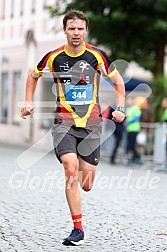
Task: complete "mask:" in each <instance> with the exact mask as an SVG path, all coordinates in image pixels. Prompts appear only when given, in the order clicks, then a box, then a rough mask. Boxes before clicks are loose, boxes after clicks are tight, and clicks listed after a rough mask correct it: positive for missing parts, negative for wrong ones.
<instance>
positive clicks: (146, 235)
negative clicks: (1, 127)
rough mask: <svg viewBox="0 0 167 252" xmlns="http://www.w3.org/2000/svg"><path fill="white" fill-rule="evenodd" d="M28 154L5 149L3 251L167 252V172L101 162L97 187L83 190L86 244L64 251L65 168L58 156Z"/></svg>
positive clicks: (1, 152) (0, 166)
mask: <svg viewBox="0 0 167 252" xmlns="http://www.w3.org/2000/svg"><path fill="white" fill-rule="evenodd" d="M23 151H25V149H24V148H23V147H20V148H14V147H12V146H3V145H0V190H1V194H0V212H1V215H0V252H26V251H27V252H55V251H56V252H57V251H81V252H94V251H97V250H98V251H104V252H109V251H113V252H132V251H137V252H141V251H142V252H143V251H152V252H161V251H167V225H166V221H167V217H166V213H167V174H166V173H163V172H155V171H150V170H146V169H143V168H142V169H141V168H140V166H136V167H134V168H133V167H123V166H111V165H109V164H107V163H105V162H102V161H101V162H100V164H99V165H98V167H97V172H96V180H95V184H94V188H93V189H92V191H91V192H87V193H86V192H81V196H82V202H83V224H84V229H85V234H86V237H85V245H82V246H81V247H64V246H63V245H62V244H61V243H62V239H63V238H64V237H66V236H67V235H68V234H69V232H70V231H71V228H72V222H71V218H70V214H69V210H68V207H67V203H66V201H65V193H64V175H63V169H62V166H61V165H60V164H59V163H58V161H57V160H56V158H55V156H54V154H53V153H49V154H47V155H46V156H44V153H42V152H40V151H39V153H37V152H34V153H31V156H29V155H28V153H27V157H26V158H25V156H23V154H22V153H23ZM40 155H41V156H44V157H43V158H42V159H41V160H39V161H38V162H37V163H34V165H33V166H32V167H29V166H28V164H30V163H31V161H32V160H34V159H33V158H34V157H36V156H38V157H39V156H40ZM22 156H23V157H24V158H25V166H24V165H23V160H22V159H21V157H22ZM18 157H19V159H18ZM18 160H22V162H21V161H20V164H21V165H20V167H18ZM16 161H17V162H16ZM26 167H27V168H26Z"/></svg>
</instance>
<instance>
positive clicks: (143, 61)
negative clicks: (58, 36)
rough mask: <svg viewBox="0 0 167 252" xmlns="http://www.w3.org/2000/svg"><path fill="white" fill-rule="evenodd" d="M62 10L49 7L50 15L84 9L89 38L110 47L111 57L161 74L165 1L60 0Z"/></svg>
mask: <svg viewBox="0 0 167 252" xmlns="http://www.w3.org/2000/svg"><path fill="white" fill-rule="evenodd" d="M61 3H66V4H67V5H66V7H65V9H64V11H62V12H60V11H57V9H54V8H52V7H50V12H51V14H52V16H54V15H57V14H64V13H65V12H66V11H68V10H70V9H79V10H82V11H84V12H85V13H86V14H87V16H88V18H89V20H90V24H89V39H90V42H91V40H92V39H93V42H94V43H95V44H96V45H104V46H106V47H107V48H108V49H110V50H111V55H112V59H113V60H115V59H124V60H127V61H132V60H133V61H136V62H137V63H138V64H139V65H141V66H142V67H144V68H145V69H147V70H150V71H151V72H152V73H153V75H154V76H155V75H157V74H163V73H164V56H165V45H166V43H167V18H166V17H167V14H166V13H167V0H101V1H97V0H96V1H95V0H83V1H81V0H73V1H71V3H69V0H60V1H59V4H61Z"/></svg>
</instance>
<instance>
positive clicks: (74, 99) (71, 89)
mask: <svg viewBox="0 0 167 252" xmlns="http://www.w3.org/2000/svg"><path fill="white" fill-rule="evenodd" d="M65 92H66V103H68V104H71V105H84V104H90V103H91V102H92V99H93V98H92V97H93V85H92V84H87V85H72V84H68V85H66V87H65Z"/></svg>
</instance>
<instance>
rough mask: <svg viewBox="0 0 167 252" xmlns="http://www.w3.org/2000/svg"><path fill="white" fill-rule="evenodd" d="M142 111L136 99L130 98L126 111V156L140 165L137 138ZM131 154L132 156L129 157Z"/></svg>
mask: <svg viewBox="0 0 167 252" xmlns="http://www.w3.org/2000/svg"><path fill="white" fill-rule="evenodd" d="M140 117H141V109H140V107H139V105H138V104H137V100H136V99H135V98H129V99H128V100H127V110H126V131H127V143H126V154H127V157H128V160H131V161H132V162H135V163H138V162H139V163H140V162H141V159H140V154H139V153H138V151H137V148H136V147H137V146H136V145H137V143H136V138H137V135H138V133H139V132H140V130H141V125H140ZM130 154H131V156H129V155H130Z"/></svg>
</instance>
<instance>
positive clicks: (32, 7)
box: [31, 0, 35, 14]
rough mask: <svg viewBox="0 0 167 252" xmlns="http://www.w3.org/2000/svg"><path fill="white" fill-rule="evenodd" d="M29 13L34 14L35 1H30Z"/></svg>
mask: <svg viewBox="0 0 167 252" xmlns="http://www.w3.org/2000/svg"><path fill="white" fill-rule="evenodd" d="M31 13H32V14H33V13H35V1H34V0H32V1H31Z"/></svg>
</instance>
